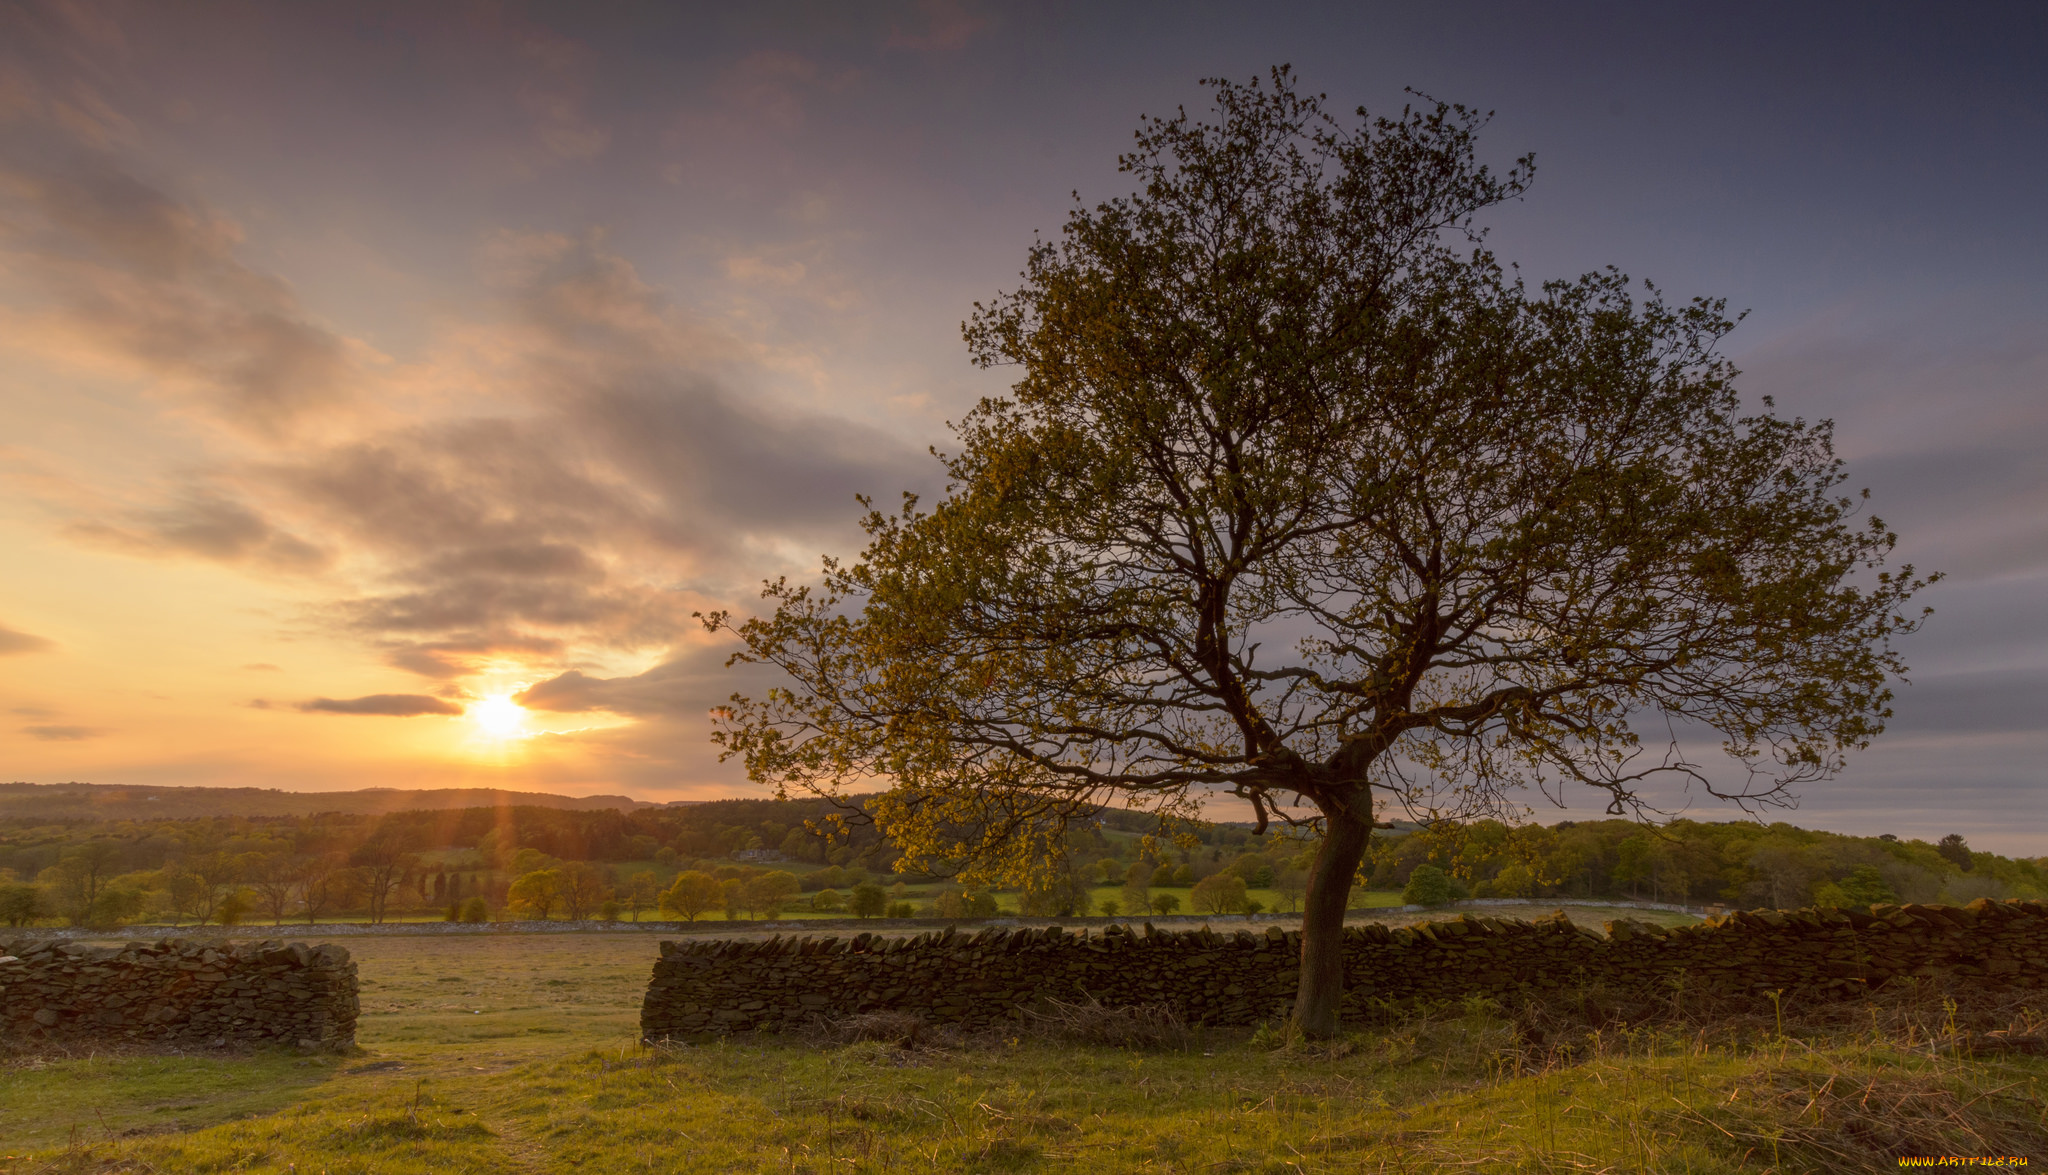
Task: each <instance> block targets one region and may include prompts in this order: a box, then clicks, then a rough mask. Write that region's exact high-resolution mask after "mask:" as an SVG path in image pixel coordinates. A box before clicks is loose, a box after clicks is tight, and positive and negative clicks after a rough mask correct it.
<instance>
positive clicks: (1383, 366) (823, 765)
mask: <svg viewBox="0 0 2048 1175" xmlns="http://www.w3.org/2000/svg"><path fill="white" fill-rule="evenodd" d="M1210 85H1212V86H1213V89H1214V94H1215V102H1216V110H1217V120H1216V121H1215V122H1214V123H1205V122H1201V121H1197V120H1195V119H1191V118H1190V117H1189V116H1188V115H1187V114H1186V113H1185V112H1181V113H1180V114H1178V115H1176V116H1174V117H1171V118H1166V119H1147V120H1145V121H1144V122H1143V123H1142V125H1141V128H1140V130H1139V132H1138V135H1137V143H1136V147H1135V149H1134V150H1133V151H1131V152H1130V153H1129V154H1128V155H1126V156H1124V157H1123V159H1122V165H1123V170H1124V171H1125V172H1127V173H1130V174H1131V175H1133V176H1134V177H1135V178H1136V179H1137V180H1138V181H1139V185H1140V190H1139V191H1138V192H1136V193H1134V194H1133V195H1131V196H1129V197H1127V198H1122V199H1116V200H1111V201H1109V202H1108V203H1105V204H1101V205H1098V206H1095V207H1092V208H1089V207H1085V206H1077V207H1076V209H1075V210H1074V212H1073V213H1072V214H1071V215H1070V217H1069V219H1068V221H1067V224H1066V226H1065V230H1064V233H1063V235H1062V237H1061V238H1060V239H1059V240H1057V241H1048V242H1042V243H1040V244H1038V245H1036V246H1035V247H1033V248H1032V250H1031V251H1030V254H1029V257H1028V261H1027V265H1026V268H1025V270H1024V273H1023V275H1022V281H1021V284H1020V285H1019V286H1018V287H1017V289H1016V290H1015V291H1014V292H1011V293H1007V294H1003V295H1001V296H999V297H997V298H996V299H995V300H994V301H993V302H992V303H990V304H988V305H980V304H977V306H976V307H975V311H974V315H973V317H972V319H971V321H969V322H968V323H966V324H965V327H964V329H965V334H966V338H967V341H968V344H969V346H970V348H971V350H972V352H973V355H974V358H975V359H976V360H977V361H978V362H979V363H981V364H982V365H984V366H992V365H1009V366H1012V367H1013V368H1014V369H1015V370H1016V371H1017V373H1018V378H1017V380H1016V382H1015V384H1014V390H1013V392H1012V394H1011V395H1010V396H1009V397H1007V398H1003V399H989V400H984V401H982V402H981V404H980V405H979V406H978V407H976V408H975V409H974V410H973V411H972V412H971V413H969V414H968V415H967V417H966V418H965V419H964V421H962V422H961V423H960V424H959V425H957V426H956V434H957V446H958V451H957V452H955V453H952V454H951V455H941V459H942V460H943V461H944V463H945V468H946V471H947V473H948V475H949V478H948V480H949V483H950V484H949V485H948V487H947V490H946V492H945V495H944V496H943V498H942V499H941V500H940V501H939V502H938V503H937V504H936V506H933V507H931V508H929V509H927V508H924V507H921V506H920V505H919V504H918V502H917V501H916V500H915V499H914V498H909V497H906V499H905V502H904V505H903V507H902V508H901V510H899V511H894V512H884V511H879V510H875V509H873V508H872V507H870V509H869V513H868V516H867V518H866V527H867V531H868V534H869V538H870V543H869V545H868V547H867V549H866V551H865V553H864V554H863V555H862V556H861V557H860V559H859V560H858V561H856V562H853V563H844V562H839V561H834V560H829V559H828V560H827V562H826V564H825V569H824V575H823V582H822V584H820V585H816V586H800V585H792V584H790V583H787V582H777V583H774V584H771V585H769V586H768V588H767V591H766V593H765V595H766V597H767V599H769V600H770V601H771V602H772V604H773V612H772V614H770V615H767V616H763V617H757V618H755V619H751V620H747V621H745V622H744V623H741V624H739V625H738V626H737V628H736V631H737V632H738V633H739V635H740V636H741V637H742V638H743V639H744V641H745V650H744V651H743V652H742V653H740V654H739V656H738V659H739V660H743V661H753V662H760V663H766V664H769V665H773V666H776V667H779V668H780V669H781V670H782V671H783V673H784V674H785V675H786V678H787V680H786V683H785V684H784V685H783V686H781V687H778V688H776V689H774V690H772V691H771V692H769V693H768V694H766V695H765V696H762V697H760V698H747V697H741V696H737V695H736V696H735V697H734V699H733V702H732V705H731V707H730V708H729V709H728V710H726V711H725V712H724V713H723V715H722V717H721V721H720V728H719V731H718V735H717V737H718V738H719V740H720V741H721V743H722V744H723V746H724V747H725V749H726V753H727V754H739V755H742V756H744V758H745V760H746V763H747V766H748V769H749V771H750V773H751V774H752V775H753V777H754V778H756V779H759V780H762V781H766V782H770V783H773V784H775V785H777V786H778V787H779V788H780V789H782V790H783V791H785V792H787V791H790V790H809V791H814V792H819V793H823V794H826V795H840V794H844V793H845V792H847V791H851V790H869V789H872V788H874V787H875V786H876V785H877V784H878V783H880V784H883V785H886V787H887V791H886V792H885V794H884V795H883V797H882V798H881V800H880V802H879V803H878V804H875V805H873V806H872V807H873V813H874V816H875V817H876V819H878V820H879V821H880V822H881V823H882V824H883V825H884V826H885V828H886V830H887V831H888V832H890V833H891V834H892V835H893V836H894V837H895V838H896V840H897V841H898V843H899V844H900V845H901V846H902V848H903V850H904V858H903V866H902V867H907V868H915V869H926V870H953V871H958V872H959V873H961V874H962V875H963V877H964V878H965V879H967V880H970V881H972V880H974V879H976V878H987V877H995V876H1009V877H1016V876H1018V875H1020V874H1024V873H1027V872H1029V871H1030V870H1031V869H1032V868H1033V867H1034V864H1035V863H1036V862H1037V861H1039V860H1041V859H1042V858H1044V857H1045V856H1046V855H1048V854H1056V853H1057V852H1058V851H1059V849H1060V847H1061V845H1062V843H1063V841H1062V831H1063V829H1064V826H1065V822H1066V821H1067V820H1069V819H1070V818H1075V817H1080V816H1085V815H1086V814H1089V813H1092V812H1094V811H1097V810H1099V808H1100V806H1101V805H1104V804H1106V803H1117V804H1123V805H1128V806H1134V807H1146V808H1152V809H1156V810H1159V811H1161V812H1164V813H1167V814H1170V815H1173V814H1187V813H1189V812H1192V811H1194V810H1195V809H1196V808H1197V807H1198V806H1199V804H1200V803H1201V801H1202V800H1203V799H1204V798H1212V797H1217V796H1235V797H1240V798H1241V799H1242V800H1243V801H1248V802H1249V805H1250V807H1251V809H1252V810H1253V812H1255V813H1256V815H1257V818H1258V821H1259V824H1260V827H1261V830H1262V831H1263V829H1264V826H1265V824H1266V821H1267V820H1268V818H1269V816H1273V815H1278V816H1280V817H1282V818H1287V819H1306V820H1310V821H1313V822H1314V823H1316V824H1318V825H1319V826H1320V831H1321V833H1322V840H1321V847H1320V849H1319V850H1318V853H1317V856H1316V858H1315V861H1314V865H1313V867H1312V869H1311V872H1310V877H1309V882H1308V893H1307V897H1306V902H1305V909H1304V915H1303V923H1302V925H1303V936H1302V970H1301V984H1300V988H1299V994H1298V997H1297V1002H1296V1006H1295V1012H1294V1015H1295V1019H1296V1022H1297V1023H1298V1024H1299V1025H1300V1027H1301V1028H1302V1029H1303V1030H1305V1031H1306V1032H1308V1033H1310V1034H1313V1035H1327V1034H1329V1033H1331V1032H1333V1031H1335V1030H1336V1026H1337V1014H1338V1006H1339V999H1340V996H1341V994H1342V990H1343V969H1342V958H1341V955H1340V951H1339V943H1340V938H1341V929H1342V924H1343V916H1344V910H1345V907H1346V905H1347V899H1348V896H1349V891H1350V888H1351V886H1352V884H1353V879H1354V876H1355V874H1356V872H1357V869H1358V866H1359V862H1360V860H1361V857H1362V855H1363V854H1364V852H1365V850H1366V847H1367V843H1368V840H1369V838H1370V836H1371V831H1372V828H1373V827H1374V816H1375V809H1376V802H1375V800H1376V797H1377V800H1378V804H1377V806H1378V807H1379V808H1380V809H1382V810H1384V809H1385V808H1386V807H1387V806H1388V805H1395V806H1399V807H1401V808H1404V809H1406V810H1407V811H1409V812H1411V813H1415V814H1419V815H1423V816H1426V817H1443V816H1447V815H1454V814H1469V813H1477V812H1498V811H1514V810H1517V809H1518V805H1517V804H1516V803H1515V802H1514V801H1515V796H1516V789H1517V788H1520V787H1525V786H1531V785H1533V786H1535V787H1537V788H1540V789H1542V790H1543V791H1544V792H1545V793H1546V794H1549V795H1551V796H1552V797H1553V798H1555V797H1557V796H1558V795H1559V793H1560V790H1561V789H1562V788H1563V787H1566V786H1569V785H1585V786H1588V787H1591V788H1594V789H1597V790H1598V791H1599V792H1601V793H1604V798H1605V799H1606V800H1607V801H1608V804H1609V807H1610V809H1611V810H1613V811H1617V812H1619V811H1628V810H1638V811H1640V810H1641V806H1642V804H1643V803H1644V796H1645V793H1644V790H1643V784H1644V782H1645V781H1646V780H1649V779H1651V778H1653V777H1655V776H1658V775H1660V774H1670V775H1675V776H1679V777H1683V779H1684V780H1685V781H1687V783H1688V784H1689V786H1693V787H1696V788H1699V789H1703V790H1704V791H1706V792H1708V793H1710V794H1712V795H1715V796H1719V797H1723V798H1727V799H1732V800H1735V801H1738V802H1740V803H1742V804H1744V805H1746V806H1751V807H1754V806H1758V805H1768V804H1771V803H1774V802H1782V801H1783V800H1784V799H1785V798H1786V797H1787V796H1788V795H1789V793H1788V791H1787V788H1788V787H1789V786H1791V785H1793V784H1795V783H1798V782H1799V781H1803V780H1814V779H1819V778H1822V777H1826V776H1828V775H1830V774H1832V773H1834V772H1835V771H1837V770H1838V769H1839V768H1840V767H1841V765H1842V763H1843V759H1844V755H1845V753H1846V752H1847V751H1849V750H1851V749H1853V748H1857V747H1861V746H1863V745H1864V744H1866V743H1867V742H1868V741H1869V739H1870V738H1871V737H1872V736H1873V735H1875V734H1877V733H1878V732H1879V731H1880V730H1882V723H1883V719H1884V718H1885V716H1886V715H1887V714H1888V712H1889V711H1888V710H1887V709H1886V703H1887V701H1888V699H1889V697H1890V694H1889V692H1888V690H1887V688H1886V681H1887V679H1888V677H1889V676H1891V675H1893V674H1896V673H1898V672H1901V671H1902V669H1903V666H1902V665H1901V664H1900V663H1899V661H1898V658H1897V655H1896V653H1895V652H1894V650H1893V649H1892V647H1891V644H1890V642H1891V639H1892V638H1893V637H1894V636H1896V635H1897V634H1899V633H1902V632H1905V631H1908V630H1910V629H1911V628H1912V627H1913V626H1914V624H1915V623H1917V620H1916V619H1909V618H1908V617H1907V615H1906V612H1905V603H1906V601H1907V599H1908V597H1909V596H1910V595H1911V594H1912V593H1913V591H1914V590H1915V589H1916V588H1917V587H1919V586H1920V583H1919V581H1916V580H1915V579H1914V578H1913V573H1912V569H1911V568H1910V567H1906V568H1901V569H1899V570H1898V571H1896V572H1892V571H1887V570H1886V569H1885V568H1884V567H1883V563H1884V559H1885V556H1886V554H1887V552H1888V551H1889V550H1890V549H1891V547H1892V545H1893V541H1894V539H1893V536H1892V535H1891V534H1890V533H1888V532H1887V530H1886V528H1885V527H1884V525H1883V523H1882V522H1880V521H1879V520H1878V519H1877V518H1875V517H1867V516H1862V517H1859V513H1860V511H1861V506H1860V504H1859V502H1858V501H1857V500H1856V499H1855V498H1854V497H1851V496H1846V495H1844V494H1843V493H1842V492H1841V483H1842V480H1843V476H1844V475H1843V472H1842V469H1841V464H1840V462H1839V461H1837V460H1836V458H1835V457H1834V455H1833V452H1832V449H1831V446H1830V435H1829V426H1828V425H1827V424H1826V423H1824V422H1823V423H1819V424H1809V423H1806V422H1803V421H1800V420H1796V419H1786V418H1783V417H1780V416H1777V415H1775V414H1774V413H1773V411H1772V410H1771V407H1770V405H1769V403H1768V401H1766V402H1765V403H1764V404H1763V405H1762V406H1761V408H1760V409H1759V410H1757V411H1753V412H1750V413H1748V414H1745V413H1744V410H1743V408H1742V406H1741V404H1740V402H1739V398H1738V396H1737V393H1736V391H1735V390H1734V387H1733V385H1732V382H1731V381H1732V379H1733V376H1734V372H1733V371H1732V370H1731V369H1730V367H1729V366H1728V365H1727V363H1726V362H1725V361H1724V360H1723V359H1722V358H1721V357H1720V356H1719V355H1718V353H1717V344H1718V342H1719V340H1720V339H1721V338H1722V336H1723V335H1724V334H1725V333H1726V332H1727V331H1728V330H1729V329H1731V327H1732V326H1733V323H1732V322H1731V320H1730V319H1729V318H1728V317H1727V316H1726V314H1725V313H1724V308H1723V304H1722V303H1720V302H1715V301H1708V300H1697V301H1693V302H1690V303H1686V304H1680V305H1673V304H1670V303H1667V302H1666V301H1665V300H1664V299H1663V298H1662V297H1661V296H1659V295H1658V294H1657V293H1656V292H1655V290H1654V289H1650V288H1648V287H1645V288H1644V290H1643V291H1642V292H1641V294H1640V296H1638V295H1637V294H1636V293H1635V292H1633V287H1632V286H1631V284H1630V283H1629V281H1628V280H1627V279H1626V278H1624V277H1623V276H1621V275H1619V274H1617V273H1614V272H1612V271H1608V272H1601V273H1595V274H1592V275H1589V276H1586V277H1582V278H1579V279H1577V280H1572V281H1562V282H1553V283H1549V284H1546V285H1544V286H1542V287H1541V289H1540V290H1531V289H1529V288H1527V287H1526V286H1525V285H1524V284H1522V283H1521V281H1520V280H1519V279H1518V278H1516V277H1515V276H1513V275H1512V274H1511V273H1510V272H1508V271H1506V270H1504V269H1503V268H1502V266H1501V265H1500V264H1499V263H1498V262H1497V261H1496V260H1495V258H1494V257H1493V256H1492V254H1491V253H1490V252H1488V251H1487V250H1486V248H1485V247H1484V246H1483V244H1482V242H1481V240H1480V237H1481V230H1480V229H1479V228H1478V227H1477V225H1476V223H1475V216H1476V215H1477V214H1478V213H1480V212H1481V211H1482V210H1484V209H1486V208H1488V207H1489V206H1492V205H1495V204H1499V203H1501V202H1503V201H1507V200H1512V199H1515V198H1518V197H1519V196H1520V195H1521V194H1522V192H1523V190H1524V188H1525V186H1526V184H1527V182H1528V179H1529V176H1530V175H1531V168H1532V162H1531V160H1530V159H1528V158H1526V157H1525V158H1524V159H1522V160H1519V161H1517V162H1516V164H1515V165H1514V166H1513V167H1512V168H1511V169H1510V170H1508V171H1507V172H1505V173H1504V174H1500V173H1496V172H1493V171H1490V170H1489V169H1488V168H1487V167H1485V166H1483V165H1481V164H1480V163H1479V162H1478V161H1477V159H1476V158H1475V154H1474V135H1475V133H1476V132H1477V131H1478V130H1479V129H1480V127H1481V126H1482V125H1483V123H1484V118H1483V116H1481V115H1478V114H1476V113H1475V112H1472V111H1470V110H1467V109H1465V108H1464V107H1460V106H1451V105H1443V104H1435V103H1425V104H1423V105H1422V106H1420V107H1417V108H1410V109H1406V110H1404V111H1403V112H1402V114H1401V115H1400V116H1398V117H1391V118H1389V117H1380V118H1372V117H1369V116H1368V115H1367V114H1366V112H1365V111H1363V110H1360V111H1358V112H1357V116H1356V118H1355V119H1340V118H1337V117H1332V116H1331V115H1329V114H1327V113H1326V112H1325V109H1324V104H1323V102H1322V100H1321V99H1319V98H1317V97H1312V96H1308V95H1305V94H1302V93H1299V92H1297V90H1296V89H1295V87H1294V84H1293V79H1292V76H1291V75H1290V74H1289V73H1288V72H1287V71H1286V70H1284V69H1282V70H1276V71H1274V73H1273V75H1272V78H1271V80H1270V83H1269V84H1263V85H1262V84H1260V83H1259V82H1256V81H1255V82H1253V83H1251V84H1249V85H1238V84H1233V83H1230V82H1222V81H1219V82H1212V83H1210ZM707 620H708V622H709V623H710V624H712V625H713V626H714V627H725V626H731V625H732V620H731V618H729V617H727V616H725V615H723V614H720V615H714V616H711V617H708V618H707ZM1645 723H1647V724H1649V725H1650V727H1652V728H1653V729H1654V730H1655V731H1656V735H1655V737H1654V738H1653V739H1652V740H1651V746H1652V747H1659V748H1664V749H1659V750H1650V751H1646V750H1645V748H1644V746H1643V743H1642V741H1641V740H1639V737H1638V734H1637V728H1638V727H1639V726H1641V725H1643V724H1645ZM1687 731H1694V732H1697V731H1707V732H1710V734H1709V740H1710V741H1718V742H1719V745H1720V747H1721V749H1722V750H1724V751H1725V752H1726V753H1727V755H1728V756H1730V757H1731V758H1732V759H1733V761H1734V762H1733V764H1732V769H1723V770H1709V769H1707V768H1705V767H1703V766H1701V765H1700V764H1699V763H1698V762H1696V761H1695V760H1694V759H1693V758H1689V757H1687V756H1686V755H1685V754H1684V753H1683V752H1682V742H1681V739H1680V736H1681V735H1683V734H1684V732H1687ZM1673 732H1675V733H1673Z"/></svg>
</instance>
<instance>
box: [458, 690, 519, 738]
mask: <svg viewBox="0 0 2048 1175" xmlns="http://www.w3.org/2000/svg"><path fill="white" fill-rule="evenodd" d="M468 714H469V720H470V721H471V722H474V723H476V724H477V725H478V726H481V727H483V730H484V733H485V734H488V735H490V736H491V737H492V738H520V737H522V736H524V735H525V734H526V709H525V707H523V706H521V705H520V704H519V703H517V702H515V701H513V700H512V697H511V695H509V694H498V695H496V696H494V697H488V698H484V699H482V700H481V701H478V702H476V703H474V704H472V705H471V706H470V708H469V711H468Z"/></svg>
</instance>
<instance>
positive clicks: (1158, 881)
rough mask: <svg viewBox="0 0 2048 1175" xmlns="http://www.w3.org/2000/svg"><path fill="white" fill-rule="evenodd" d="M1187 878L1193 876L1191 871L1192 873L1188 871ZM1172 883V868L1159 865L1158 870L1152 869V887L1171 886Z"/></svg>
mask: <svg viewBox="0 0 2048 1175" xmlns="http://www.w3.org/2000/svg"><path fill="white" fill-rule="evenodd" d="M1189 876H1193V871H1192V870H1190V871H1189ZM1173 883H1174V868H1173V866H1171V865H1161V866H1160V867H1159V868H1157V869H1154V870H1153V871H1152V877H1151V884H1153V885H1172V884H1173Z"/></svg>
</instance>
